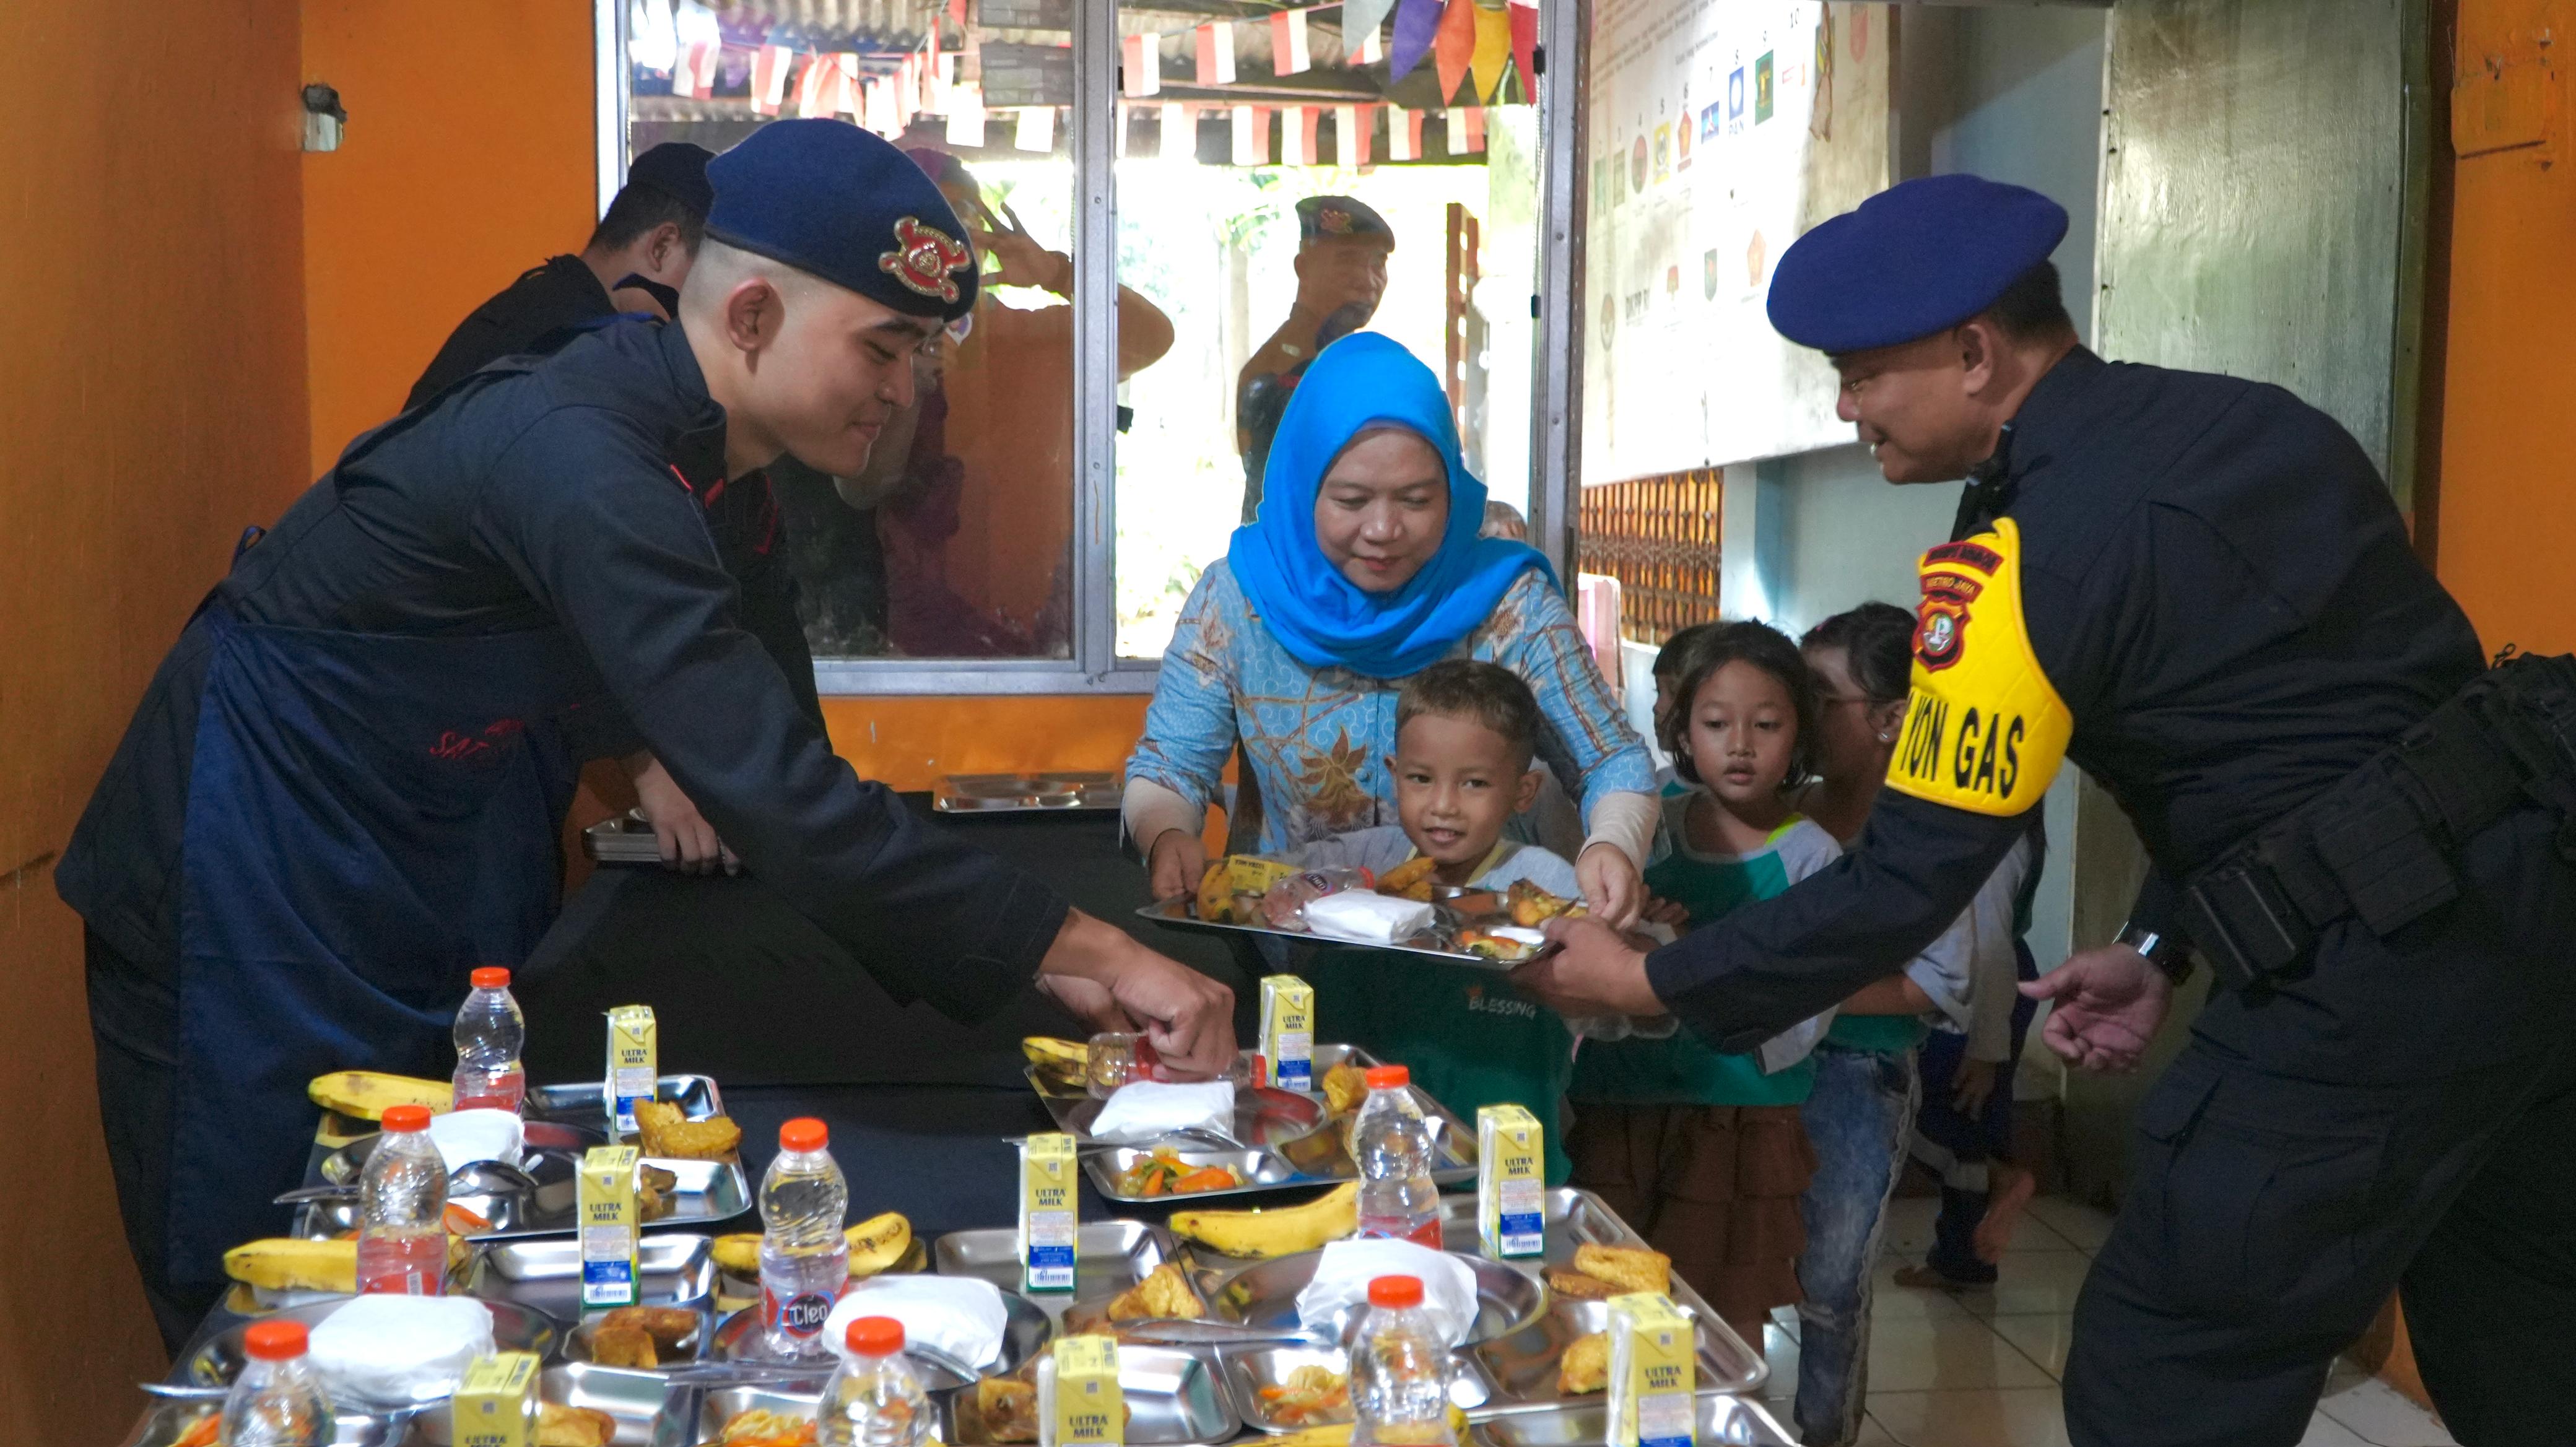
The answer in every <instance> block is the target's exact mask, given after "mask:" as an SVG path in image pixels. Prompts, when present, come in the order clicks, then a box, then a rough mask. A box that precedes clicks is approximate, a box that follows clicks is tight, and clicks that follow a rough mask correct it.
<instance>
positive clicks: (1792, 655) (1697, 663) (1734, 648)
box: [1662, 622, 1816, 787]
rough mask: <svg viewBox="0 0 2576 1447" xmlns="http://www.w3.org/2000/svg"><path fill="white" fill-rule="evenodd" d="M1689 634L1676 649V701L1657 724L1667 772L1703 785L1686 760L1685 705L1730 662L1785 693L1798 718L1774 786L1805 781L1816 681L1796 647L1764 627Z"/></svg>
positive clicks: (1716, 626) (1710, 627)
mask: <svg viewBox="0 0 2576 1447" xmlns="http://www.w3.org/2000/svg"><path fill="white" fill-rule="evenodd" d="M1691 631H1692V632H1693V633H1694V634H1695V635H1696V636H1695V637H1693V638H1692V639H1691V640H1690V641H1689V642H1688V643H1686V644H1684V645H1683V648H1682V666H1681V669H1680V674H1681V688H1680V691H1679V692H1678V693H1677V694H1676V695H1675V697H1676V699H1677V700H1678V702H1677V703H1676V705H1675V706H1674V708H1673V711H1672V712H1671V713H1670V714H1668V715H1666V716H1665V718H1664V724H1663V735H1664V737H1663V740H1662V743H1663V746H1664V752H1666V753H1668V754H1671V755H1672V756H1673V771H1674V772H1675V773H1677V774H1679V775H1681V776H1682V777H1683V778H1685V779H1688V780H1689V781H1691V782H1692V783H1694V784H1697V783H1701V782H1703V780H1701V778H1700V776H1699V766H1698V765H1697V764H1695V763H1693V762H1692V761H1691V754H1690V721H1691V713H1692V708H1691V705H1692V703H1693V702H1694V701H1695V700H1696V699H1698V697H1699V691H1700V688H1701V686H1702V685H1704V684H1706V683H1707V682H1708V681H1709V679H1710V678H1712V677H1714V676H1716V674H1717V672H1718V670H1720V669H1722V668H1724V667H1726V666H1727V665H1728V664H1730V663H1749V664H1751V665H1752V666H1754V667H1755V668H1758V669H1761V670H1762V671H1763V672H1764V673H1767V674H1770V675H1771V676H1772V677H1774V678H1776V679H1778V680H1780V684H1781V686H1782V687H1783V688H1786V689H1787V690H1788V692H1789V704H1790V707H1791V708H1792V709H1793V710H1794V711H1795V712H1796V714H1797V716H1798V740H1797V743H1796V744H1795V745H1794V746H1792V747H1791V749H1790V751H1789V772H1788V774H1787V775H1786V776H1785V777H1783V778H1782V779H1781V781H1780V782H1781V784H1782V786H1783V787H1788V786H1791V785H1796V784H1800V783H1803V782H1805V781H1806V778H1807V776H1808V775H1809V774H1810V773H1813V772H1814V759H1815V745H1816V681H1815V675H1814V674H1812V673H1811V672H1809V671H1808V668H1807V659H1806V656H1805V655H1804V654H1802V653H1800V652H1799V651H1798V645H1797V644H1795V643H1792V642H1790V641H1789V635H1788V634H1786V633H1783V632H1781V631H1780V630H1779V629H1777V628H1774V627H1772V626H1771V625H1770V624H1768V623H1750V622H1746V623H1704V624H1701V625H1700V627H1699V628H1697V629H1693V630H1691ZM1668 646H1669V645H1668Z"/></svg>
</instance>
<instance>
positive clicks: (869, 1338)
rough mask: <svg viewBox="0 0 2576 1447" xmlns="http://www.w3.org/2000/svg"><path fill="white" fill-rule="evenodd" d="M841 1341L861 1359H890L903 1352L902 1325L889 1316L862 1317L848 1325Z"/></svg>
mask: <svg viewBox="0 0 2576 1447" xmlns="http://www.w3.org/2000/svg"><path fill="white" fill-rule="evenodd" d="M842 1339H843V1340H845V1341H847V1342H848V1343H849V1344H850V1350H852V1351H854V1352H857V1353H858V1354H859V1355H861V1356H863V1357H890V1356H893V1355H894V1354H895V1353H896V1352H899V1351H902V1350H903V1323H902V1322H899V1321H897V1320H895V1319H894V1318H893V1317H890V1316H863V1317H860V1318H859V1319H858V1320H856V1321H854V1322H851V1323H850V1329H849V1331H847V1332H846V1333H844V1334H843V1337H842Z"/></svg>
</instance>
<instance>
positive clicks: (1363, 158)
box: [1333, 106, 1377, 166]
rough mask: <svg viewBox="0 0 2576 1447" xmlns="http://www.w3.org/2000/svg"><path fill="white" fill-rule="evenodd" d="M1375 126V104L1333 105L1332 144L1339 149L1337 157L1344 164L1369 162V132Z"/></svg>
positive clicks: (1352, 164)
mask: <svg viewBox="0 0 2576 1447" xmlns="http://www.w3.org/2000/svg"><path fill="white" fill-rule="evenodd" d="M1376 126H1377V107H1375V106H1335V107H1333V144H1334V146H1335V147H1337V148H1338V149H1339V152H1340V154H1339V156H1338V157H1337V159H1338V160H1339V161H1340V162H1341V163H1342V164H1343V165H1345V166H1365V165H1367V164H1368V163H1369V132H1370V131H1372V130H1374V129H1376Z"/></svg>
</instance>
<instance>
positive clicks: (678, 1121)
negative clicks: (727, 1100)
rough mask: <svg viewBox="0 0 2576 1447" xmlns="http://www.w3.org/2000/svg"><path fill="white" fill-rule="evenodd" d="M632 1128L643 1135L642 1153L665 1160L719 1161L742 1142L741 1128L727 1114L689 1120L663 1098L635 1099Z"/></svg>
mask: <svg viewBox="0 0 2576 1447" xmlns="http://www.w3.org/2000/svg"><path fill="white" fill-rule="evenodd" d="M635 1128H636V1130H637V1132H639V1133H640V1134H641V1135H642V1136H643V1137H644V1154H646V1155H648V1156H660V1157H662V1158H663V1159H665V1160H676V1161H720V1160H723V1159H725V1158H726V1157H727V1156H730V1155H732V1154H733V1153H734V1151H735V1149H736V1148H738V1147H739V1146H741V1144H742V1127H741V1126H738V1125H736V1124H734V1123H733V1121H732V1119H731V1118H730V1117H727V1116H721V1115H711V1116H708V1117H707V1118H706V1119H705V1120H691V1119H689V1118H688V1116H687V1115H686V1114H684V1113H682V1111H681V1110H680V1108H679V1107H678V1106H676V1105H672V1104H670V1103H669V1102H667V1101H659V1100H639V1101H637V1102H636V1103H635Z"/></svg>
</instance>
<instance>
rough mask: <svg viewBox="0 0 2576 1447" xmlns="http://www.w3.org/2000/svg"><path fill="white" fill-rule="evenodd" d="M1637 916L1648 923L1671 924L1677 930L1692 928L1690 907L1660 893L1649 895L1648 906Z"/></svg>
mask: <svg viewBox="0 0 2576 1447" xmlns="http://www.w3.org/2000/svg"><path fill="white" fill-rule="evenodd" d="M1637 917H1638V918H1639V919H1642V920H1644V921H1646V922H1647V923H1648V924H1660V925H1669V926H1671V927H1672V928H1674V929H1677V930H1686V929H1689V928H1690V910H1689V908H1688V907H1686V906H1684V905H1682V904H1681V903H1679V902H1677V901H1674V900H1669V899H1666V898H1664V897H1663V896H1662V895H1660V894H1650V895H1647V896H1646V907H1645V908H1644V909H1642V910H1640V911H1638V914H1637Z"/></svg>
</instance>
